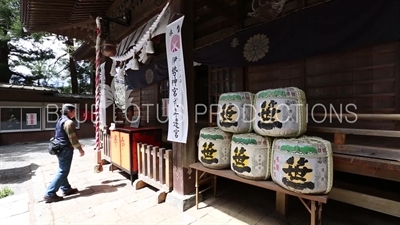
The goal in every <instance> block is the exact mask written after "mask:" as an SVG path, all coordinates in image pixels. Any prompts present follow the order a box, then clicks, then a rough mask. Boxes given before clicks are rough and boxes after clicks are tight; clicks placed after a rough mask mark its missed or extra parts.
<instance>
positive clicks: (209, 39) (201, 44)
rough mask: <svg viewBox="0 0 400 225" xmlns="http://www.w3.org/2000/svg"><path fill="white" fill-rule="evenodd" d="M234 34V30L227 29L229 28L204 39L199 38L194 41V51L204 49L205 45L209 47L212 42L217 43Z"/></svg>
mask: <svg viewBox="0 0 400 225" xmlns="http://www.w3.org/2000/svg"><path fill="white" fill-rule="evenodd" d="M234 33H235V28H234V27H229V28H226V29H223V30H220V31H218V32H215V33H212V34H210V35H207V36H205V37H202V38H199V39H197V40H195V43H194V49H199V48H203V47H206V46H207V45H211V44H213V43H214V42H217V41H219V40H221V39H222V38H225V37H227V36H229V35H231V34H234Z"/></svg>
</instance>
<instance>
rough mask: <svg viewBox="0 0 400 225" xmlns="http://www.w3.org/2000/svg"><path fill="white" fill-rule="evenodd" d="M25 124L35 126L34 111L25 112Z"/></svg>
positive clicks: (35, 117) (35, 116)
mask: <svg viewBox="0 0 400 225" xmlns="http://www.w3.org/2000/svg"><path fill="white" fill-rule="evenodd" d="M26 125H28V126H36V125H37V115H36V113H27V114H26Z"/></svg>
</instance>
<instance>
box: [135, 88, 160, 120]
mask: <svg viewBox="0 0 400 225" xmlns="http://www.w3.org/2000/svg"><path fill="white" fill-rule="evenodd" d="M130 97H133V99H132V103H133V104H134V113H135V116H138V115H139V109H140V116H141V121H140V126H143V127H149V126H155V125H158V123H157V114H156V113H157V112H156V105H157V103H158V84H153V85H150V86H148V87H145V88H140V89H137V90H134V91H132V92H131V94H130ZM145 104H150V106H146V105H145Z"/></svg>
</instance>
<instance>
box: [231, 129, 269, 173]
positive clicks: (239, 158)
mask: <svg viewBox="0 0 400 225" xmlns="http://www.w3.org/2000/svg"><path fill="white" fill-rule="evenodd" d="M270 155H271V140H270V138H269V137H263V136H260V135H258V134H255V133H248V134H234V135H233V136H232V145H231V169H232V170H233V171H234V172H235V173H236V174H237V175H238V176H240V177H243V178H247V179H250V180H267V179H268V178H269V177H270V174H271V172H270Z"/></svg>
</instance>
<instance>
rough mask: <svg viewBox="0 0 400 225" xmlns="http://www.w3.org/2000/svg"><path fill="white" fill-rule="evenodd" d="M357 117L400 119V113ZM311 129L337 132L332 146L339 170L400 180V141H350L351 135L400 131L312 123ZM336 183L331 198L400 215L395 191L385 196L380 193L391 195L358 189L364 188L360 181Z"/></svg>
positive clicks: (386, 134) (398, 135)
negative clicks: (392, 145) (392, 143)
mask: <svg viewBox="0 0 400 225" xmlns="http://www.w3.org/2000/svg"><path fill="white" fill-rule="evenodd" d="M342 116H344V115H342ZM345 116H346V117H347V118H349V119H350V118H351V117H353V118H355V115H352V114H346V115H345ZM313 117H314V118H316V117H325V115H324V114H313ZM333 118H335V117H333ZM357 119H360V120H376V121H396V122H397V121H400V114H357ZM307 130H308V131H309V132H316V133H327V134H333V135H334V137H333V140H334V141H333V143H332V149H333V153H334V163H333V165H334V169H335V170H336V171H343V172H347V173H353V174H359V175H364V176H370V177H375V178H380V179H386V180H391V181H397V182H400V145H399V148H389V147H378V145H381V144H382V143H379V144H378V143H377V146H373V145H371V144H370V143H366V144H349V143H348V141H347V140H346V139H347V137H348V136H349V135H357V136H367V137H384V138H394V139H396V138H400V131H398V130H373V129H353V128H333V127H319V126H318V127H313V126H309V127H308V128H307ZM335 186H336V185H335V182H334V187H333V189H332V191H331V192H330V194H329V198H330V199H334V200H337V201H341V202H345V203H348V204H352V205H356V206H360V207H363V208H367V209H371V210H374V211H378V212H382V213H385V214H389V215H392V216H396V217H400V202H399V201H398V200H396V196H394V195H393V196H394V197H393V198H384V197H379V196H388V195H387V194H384V193H380V192H379V190H377V191H375V190H374V193H379V196H378V195H375V194H366V193H361V192H360V191H357V190H361V189H363V188H364V187H358V186H357V185H350V184H345V185H344V186H348V187H352V188H351V189H347V188H345V189H343V188H338V187H335ZM356 186H357V187H356ZM371 193H372V192H371Z"/></svg>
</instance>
